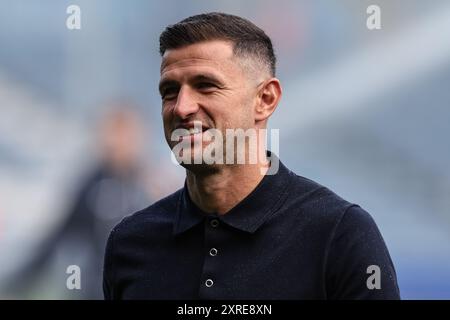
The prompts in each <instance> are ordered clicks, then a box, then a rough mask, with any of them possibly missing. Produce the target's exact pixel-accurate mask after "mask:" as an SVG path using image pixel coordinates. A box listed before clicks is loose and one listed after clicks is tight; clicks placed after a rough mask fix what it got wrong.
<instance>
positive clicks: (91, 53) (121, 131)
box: [0, 0, 450, 299]
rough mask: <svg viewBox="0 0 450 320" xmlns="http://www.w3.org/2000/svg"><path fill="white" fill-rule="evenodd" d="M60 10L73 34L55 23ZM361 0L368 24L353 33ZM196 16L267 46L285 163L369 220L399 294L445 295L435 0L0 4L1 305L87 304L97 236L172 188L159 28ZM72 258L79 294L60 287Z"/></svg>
mask: <svg viewBox="0 0 450 320" xmlns="http://www.w3.org/2000/svg"><path fill="white" fill-rule="evenodd" d="M71 4H77V5H79V6H80V8H81V26H82V28H81V30H68V29H67V28H66V25H65V22H66V18H67V16H68V15H67V14H66V8H67V6H69V5H71ZM370 4H377V5H379V6H380V7H381V10H382V11H381V19H382V29H381V30H374V31H370V30H368V29H367V28H366V18H367V14H366V8H367V7H368V6H369V5H370ZM208 11H224V12H227V13H234V14H237V15H242V16H244V17H246V18H249V19H250V20H252V21H253V22H255V23H256V24H257V25H259V26H261V27H262V28H263V29H265V30H266V32H267V33H268V34H269V35H270V36H271V37H272V39H273V41H274V44H275V49H276V52H277V56H278V61H279V64H278V77H279V78H280V79H281V81H282V84H283V85H284V96H283V99H282V102H281V104H280V106H279V108H278V110H277V112H276V114H275V115H274V116H273V120H272V121H271V122H270V127H271V128H280V139H281V141H280V156H281V159H282V161H284V163H285V164H287V166H288V167H289V168H291V169H292V170H294V171H295V172H297V173H298V174H300V175H303V176H306V177H308V178H311V179H313V180H316V181H318V182H319V183H322V184H324V185H326V186H328V187H330V188H331V189H332V190H334V191H335V192H336V193H338V194H339V195H341V196H342V197H344V198H346V199H348V200H349V201H352V202H355V203H358V204H360V205H361V206H362V207H363V208H365V209H366V210H367V211H368V212H370V213H371V214H372V216H373V217H374V219H375V220H376V222H377V223H378V225H379V228H380V229H381V232H382V234H383V236H384V238H385V240H386V242H387V245H388V247H389V249H390V252H391V255H392V258H393V261H394V264H395V266H396V270H397V275H398V280H399V285H400V290H401V295H402V298H404V299H450V145H449V142H448V140H449V137H450V121H449V120H450V2H449V1H447V0H442V1H439V0H434V1H421V0H395V1H392V0H374V1H362V0H345V1H337V0H319V1H317V0H308V1H306V0H305V1H298V0H280V1H261V0H252V1H234V0H232V1H230V0H220V1H206V0H195V1H194V0H189V1H174V0H167V1H138V0H136V1H128V2H124V1H118V0H96V1H90V0H76V1H57V0H53V1H51V0H42V1H23V0H0V298H2V299H17V298H18V299H79V298H102V295H101V288H100V287H99V277H100V274H101V273H100V271H99V268H98V263H99V261H100V260H101V258H102V257H101V250H102V246H103V242H104V237H105V234H107V232H108V231H109V229H110V227H111V226H112V225H113V224H114V223H115V222H116V221H117V220H118V219H119V220H120V218H121V217H122V216H123V215H126V214H129V213H131V212H132V211H135V210H137V209H140V208H143V207H146V206H147V205H149V204H151V202H152V201H155V200H157V199H158V198H160V197H162V196H164V195H166V194H169V193H171V192H172V191H175V190H176V189H178V188H179V187H181V186H182V183H183V177H184V172H183V170H182V169H181V168H180V167H176V166H174V165H173V164H172V163H171V162H170V160H169V152H170V150H169V148H168V147H167V146H166V145H165V140H164V137H163V131H162V124H161V117H160V111H161V110H160V105H161V104H160V98H159V95H158V92H157V83H158V80H159V63H160V57H159V54H158V37H159V34H160V32H161V31H162V30H163V28H164V27H165V26H166V25H167V24H170V23H175V22H177V21H179V20H181V19H182V18H184V17H186V16H188V15H191V14H197V13H200V12H208ZM130 141H134V142H133V143H130ZM94 242H95V243H96V246H97V249H93V243H94ZM98 248H99V249H98ZM96 250H97V251H96ZM70 264H77V265H80V266H82V290H80V291H77V290H74V291H70V290H67V289H66V278H67V276H68V275H67V274H66V267H67V266H68V265H70ZM83 268H84V269H83ZM83 270H89V271H88V272H84V271H83Z"/></svg>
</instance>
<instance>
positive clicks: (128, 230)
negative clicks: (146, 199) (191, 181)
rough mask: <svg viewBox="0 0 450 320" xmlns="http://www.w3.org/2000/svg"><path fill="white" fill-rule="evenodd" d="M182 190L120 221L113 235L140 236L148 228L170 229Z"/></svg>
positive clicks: (147, 230)
mask: <svg viewBox="0 0 450 320" xmlns="http://www.w3.org/2000/svg"><path fill="white" fill-rule="evenodd" d="M182 191H183V188H181V189H179V190H177V191H175V192H174V193H172V194H170V195H168V196H166V197H165V198H162V199H161V200H158V201H156V202H155V203H153V204H151V205H150V206H148V207H146V208H145V209H142V210H139V211H137V212H135V213H132V214H130V215H128V216H126V217H124V218H123V219H122V221H120V222H119V223H118V224H117V225H116V226H115V227H114V228H113V232H114V233H115V234H117V233H120V234H122V235H123V234H135V235H136V234H140V233H142V232H145V233H147V232H149V231H150V230H149V228H157V229H161V228H163V227H168V228H171V226H172V222H173V219H174V215H175V214H176V211H177V206H178V202H179V201H180V197H181V193H182Z"/></svg>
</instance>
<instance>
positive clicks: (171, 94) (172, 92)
mask: <svg viewBox="0 0 450 320" xmlns="http://www.w3.org/2000/svg"><path fill="white" fill-rule="evenodd" d="M177 94H178V89H177V88H167V89H165V90H163V92H162V94H161V98H162V99H165V100H168V99H173V98H175V97H176V96H177Z"/></svg>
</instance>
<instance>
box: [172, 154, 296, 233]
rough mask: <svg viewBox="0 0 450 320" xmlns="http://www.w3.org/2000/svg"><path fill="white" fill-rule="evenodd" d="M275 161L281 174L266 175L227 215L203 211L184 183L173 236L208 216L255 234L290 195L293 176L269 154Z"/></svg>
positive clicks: (273, 155) (274, 156)
mask: <svg viewBox="0 0 450 320" xmlns="http://www.w3.org/2000/svg"><path fill="white" fill-rule="evenodd" d="M267 155H268V156H270V157H271V159H272V161H278V164H279V167H278V172H277V173H276V174H273V175H267V174H266V175H265V176H264V178H263V179H262V180H261V181H260V182H259V184H258V185H257V186H256V188H255V189H254V190H253V191H252V192H251V193H250V194H249V195H248V196H247V197H245V198H244V199H243V200H242V201H241V202H239V203H238V204H237V205H236V206H234V207H233V208H232V209H231V210H230V211H228V212H227V213H226V214H224V215H218V214H211V213H206V212H204V211H202V210H201V209H200V208H198V207H197V206H196V205H195V203H194V202H193V201H192V200H191V198H190V196H189V192H188V189H187V184H186V181H185V184H184V188H183V189H182V190H181V193H180V196H179V198H178V203H177V209H176V210H177V212H176V214H175V220H174V229H173V230H174V234H175V235H177V234H180V233H182V232H184V231H187V230H188V229H190V228H192V227H194V226H195V225H197V224H199V223H200V222H201V221H203V220H204V219H205V218H207V217H215V218H217V219H219V220H220V221H221V222H223V223H225V224H227V225H229V226H231V227H233V228H235V229H238V230H241V231H244V232H248V233H254V232H255V231H256V230H258V228H259V227H260V226H261V225H263V223H264V222H265V221H267V220H268V219H269V218H270V217H271V216H272V214H273V213H275V211H276V210H278V209H279V208H280V206H281V204H282V203H283V201H284V199H285V198H286V196H287V192H288V188H289V182H290V181H291V179H290V178H291V175H292V174H293V173H292V172H291V171H290V170H289V169H287V168H286V167H285V166H284V165H283V164H282V163H281V161H279V159H278V157H277V156H276V155H275V154H273V153H271V152H270V151H267Z"/></svg>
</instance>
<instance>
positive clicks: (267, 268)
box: [104, 13, 399, 299]
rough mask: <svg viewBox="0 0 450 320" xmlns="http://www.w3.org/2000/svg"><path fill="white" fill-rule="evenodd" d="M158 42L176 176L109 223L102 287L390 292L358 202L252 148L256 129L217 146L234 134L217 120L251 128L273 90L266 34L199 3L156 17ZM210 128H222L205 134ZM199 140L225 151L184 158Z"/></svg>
mask: <svg viewBox="0 0 450 320" xmlns="http://www.w3.org/2000/svg"><path fill="white" fill-rule="evenodd" d="M160 52H161V55H162V64H161V80H160V86H159V87H160V88H159V89H160V93H161V97H162V117H163V122H164V130H165V136H166V139H167V142H168V144H169V146H170V147H171V148H172V150H175V149H177V151H176V152H174V153H176V155H175V156H176V157H177V159H178V160H179V159H180V158H182V159H183V161H181V162H182V165H183V166H184V167H185V168H186V182H185V185H184V188H182V189H180V190H178V191H177V192H175V193H174V194H172V195H170V196H168V197H167V198H165V199H162V200H160V201H158V202H156V203H155V204H153V205H151V206H150V207H148V208H146V209H144V210H142V211H140V212H137V213H135V214H134V215H132V216H130V217H128V218H125V219H124V220H123V221H122V222H121V223H120V224H119V225H117V226H116V227H115V228H114V229H113V231H112V232H111V235H110V238H109V241H108V245H107V249H106V255H105V268H104V293H105V298H106V299H398V298H399V290H398V286H397V281H396V274H395V270H394V266H393V264H392V261H391V259H390V256H389V253H388V250H387V248H386V246H385V244H384V241H383V239H382V236H381V234H380V232H379V231H378V229H377V226H376V225H375V223H374V221H373V220H372V218H371V217H370V215H369V214H368V213H367V212H365V211H364V210H363V209H361V208H360V207H359V206H357V205H354V204H351V203H348V202H347V201H345V200H343V199H341V198H340V197H338V196H337V195H336V194H334V193H333V192H331V191H330V190H328V189H327V188H325V187H323V186H321V185H319V184H317V183H315V182H313V181H311V180H308V179H306V178H303V177H300V176H297V175H296V174H294V173H293V172H291V171H290V170H288V169H287V168H286V167H285V166H284V165H283V164H282V163H281V162H279V160H278V158H277V157H276V155H275V154H273V153H270V152H267V159H266V157H260V155H261V154H263V155H265V154H266V145H265V141H264V139H261V138H259V136H258V135H257V136H258V138H257V139H256V143H255V140H253V145H252V143H251V142H250V139H246V140H245V143H244V144H241V145H240V147H239V146H237V147H236V145H233V144H231V146H232V147H231V148H229V147H228V146H229V145H230V144H229V143H230V141H232V142H234V141H235V140H236V137H233V136H231V137H229V136H227V135H226V131H227V130H230V129H242V130H244V131H248V130H254V131H256V132H261V131H262V130H264V129H265V128H266V127H267V121H268V118H269V117H270V115H271V114H272V113H273V112H274V110H275V108H276V107H277V105H278V102H279V100H280V98H281V85H280V81H279V80H278V79H277V78H275V55H274V52H273V48H272V43H271V40H270V39H269V38H268V36H267V35H266V34H265V33H264V32H263V31H262V30H261V29H259V28H258V27H257V26H255V25H254V24H252V23H251V22H249V21H247V20H245V19H242V18H240V17H237V16H232V15H227V14H222V13H209V14H201V15H197V16H193V17H190V18H187V19H185V20H183V21H181V22H179V23H177V24H175V25H172V26H169V27H167V28H166V29H165V31H164V32H163V33H162V34H161V37H160ZM213 130H214V131H213ZM177 131H178V134H174V132H177ZM180 131H181V132H180ZM210 132H215V133H217V132H219V133H222V136H217V135H215V139H214V141H213V140H212V139H211V136H212V135H211V134H209V138H208V139H205V138H204V136H207V135H208V133H210ZM217 137H219V138H217ZM220 137H222V139H223V140H221V138H220ZM180 143H183V144H184V146H185V147H186V148H182V149H181V150H180V149H178V148H177V147H178V146H179V145H180ZM211 145H212V146H214V152H211V153H209V154H210V155H211V156H212V157H217V156H218V155H217V154H218V153H220V152H222V151H223V153H224V154H223V155H222V157H219V158H218V159H225V158H226V159H231V160H234V161H232V162H231V163H230V162H229V161H227V162H223V161H222V162H221V161H216V162H211V161H207V160H208V159H209V158H208V157H201V158H200V160H201V161H190V160H195V159H196V157H197V156H199V155H200V156H203V155H204V154H208V152H206V151H211V150H210V146H211ZM188 147H192V148H188ZM221 147H223V148H221ZM255 154H257V155H258V157H256V159H257V160H256V161H253V162H251V161H245V163H237V162H236V160H237V159H238V158H239V157H240V156H241V155H244V156H245V159H249V158H251V157H252V156H253V155H255ZM207 158H208V159H207ZM253 159H255V157H253ZM267 160H269V161H267ZM277 163H278V165H277ZM274 165H275V168H276V170H275V172H274V171H273V170H272V171H269V170H271V168H273V167H274Z"/></svg>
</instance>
